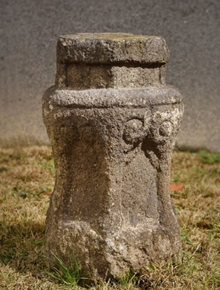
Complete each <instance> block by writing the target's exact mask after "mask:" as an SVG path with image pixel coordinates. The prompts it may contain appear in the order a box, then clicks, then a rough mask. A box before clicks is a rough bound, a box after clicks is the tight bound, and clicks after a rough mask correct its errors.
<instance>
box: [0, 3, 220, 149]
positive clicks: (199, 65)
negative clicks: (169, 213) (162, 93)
mask: <svg viewBox="0 0 220 290" xmlns="http://www.w3.org/2000/svg"><path fill="white" fill-rule="evenodd" d="M79 32H93V33H95V32H127V33H134V34H145V35H157V36H162V37H164V38H165V39H166V41H167V44H168V46H169V49H170V52H171V58H170V63H169V64H168V71H167V83H168V84H171V85H174V86H175V87H176V88H178V89H179V90H180V92H181V93H182V95H183V96H184V103H185V115H184V119H183V123H182V127H181V130H180V132H179V135H178V140H177V146H178V147H179V148H183V149H190V150H196V149H200V148H206V149H209V150H211V151H215V152H220V146H219V144H220V77H219V76H220V1H219V0H166V1H164V0H109V1H107V0H62V1H58V0H53V1H52V0H19V1H17V0H1V1H0V146H2V147H11V146H17V145H19V146H22V145H40V144H49V141H48V138H47V134H46V131H45V128H44V125H43V121H42V113H41V112H42V111H41V98H42V95H43V93H44V91H45V90H46V89H47V88H48V87H50V86H51V85H53V84H54V79H55V72H56V42H57V38H58V36H59V35H62V34H69V33H79Z"/></svg>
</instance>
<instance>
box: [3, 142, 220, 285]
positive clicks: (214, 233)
mask: <svg viewBox="0 0 220 290" xmlns="http://www.w3.org/2000/svg"><path fill="white" fill-rule="evenodd" d="M171 182H172V183H177V184H180V185H184V186H185V188H184V189H182V190H176V191H172V192H171V195H172V199H173V202H174V205H175V207H176V211H177V213H178V216H179V220H180V225H181V231H182V242H183V263H182V265H173V264H170V263H164V264H163V265H162V264H161V265H151V264H149V265H146V267H145V269H143V272H142V273H141V275H140V276H139V277H136V276H133V275H132V274H131V273H128V274H127V275H126V276H125V277H121V278H119V279H118V280H117V281H107V282H97V281H95V285H94V287H92V288H91V287H90V289H94V290H113V289H119V290H125V289H128V290H132V289H138V288H141V289H150V290H151V289H152V290H153V289H157V290H162V289H166V290H172V289H181V290H183V289H187V290H188V289H195V290H206V289H207V290H212V289H213V290H214V289H220V162H219V155H218V154H214V153H208V152H203V153H201V152H200V153H189V152H187V153H183V152H174V155H173V161H172V175H171ZM53 186H54V163H53V159H52V155H51V149H50V148H49V147H30V148H16V149H7V150H6V149H0V289H9V290H10V289H15V290H19V289H22V290H23V289H31V290H32V289H42V290H43V289H48V290H53V289H61V290H62V289H77V288H79V287H78V286H76V284H77V282H78V280H77V282H76V281H73V283H72V284H70V285H66V284H65V281H66V280H65V279H66V278H65V277H63V276H61V278H60V279H59V272H56V271H55V272H54V271H52V270H49V269H48V267H47V263H46V261H45V258H44V253H43V245H44V235H45V226H44V222H45V215H46V211H47V208H48V206H49V195H50V193H51V191H52V189H53ZM57 258H58V259H59V257H57ZM59 264H60V265H59ZM58 266H60V267H59V268H57V269H58V270H59V269H61V270H62V261H60V262H59V263H58ZM63 266H64V267H65V265H64V264H63ZM79 268H80V267H79ZM65 271H66V273H68V271H69V273H70V275H72V272H71V269H65ZM65 271H64V272H65ZM47 272H50V275H48V274H47ZM51 274H52V275H54V276H55V277H51ZM57 274H58V276H57ZM80 275H81V274H80V273H79V276H78V278H79V279H80ZM63 279H64V280H65V281H64V280H63ZM68 279H69V278H68ZM68 279H67V281H69V280H68Z"/></svg>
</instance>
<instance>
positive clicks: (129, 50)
mask: <svg viewBox="0 0 220 290" xmlns="http://www.w3.org/2000/svg"><path fill="white" fill-rule="evenodd" d="M57 61H58V63H87V64H94V65H95V64H119V65H123V64H130V65H135V64H136V65H146V64H165V63H167V62H168V61H169V49H168V47H167V44H166V41H165V40H164V39H163V38H162V37H158V36H146V35H134V34H128V33H94V34H93V33H79V34H69V35H62V36H60V37H59V38H58V42H57Z"/></svg>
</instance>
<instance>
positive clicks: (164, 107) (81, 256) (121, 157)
mask: <svg viewBox="0 0 220 290" xmlns="http://www.w3.org/2000/svg"><path fill="white" fill-rule="evenodd" d="M61 39H62V45H63V46H64V47H65V48H66V47H69V48H68V49H67V50H63V48H62V49H61V50H62V53H60V45H61V44H60V43H61ZM112 39H114V41H112ZM127 39H129V43H132V45H133V48H132V49H133V50H134V51H135V49H137V48H136V46H138V47H139V43H142V42H143V41H144V42H148V40H149V39H150V41H151V43H156V44H157V46H156V47H157V48H155V45H153V46H152V47H151V49H150V50H147V51H144V54H140V55H139V56H138V57H136V56H132V53H131V51H129V50H128V51H129V53H128V51H127V50H126V51H125V53H124V54H123V51H124V47H123V45H124V43H126V41H127ZM132 39H134V43H133V42H132ZM158 39H159V42H158ZM64 40H65V45H64ZM123 40H124V41H123ZM106 42H107V44H108V45H107V48H108V49H107V50H106ZM94 43H95V44H96V45H93V44H94ZM97 43H98V44H99V45H97ZM119 43H123V45H119ZM158 43H159V44H160V45H159V46H158ZM84 46H85V47H86V51H84V50H83V49H82V51H81V48H82V47H84ZM97 47H98V51H97V55H99V56H100V57H99V58H98V57H97V56H96V50H97ZM115 47H116V48H115ZM164 47H166V44H165V41H164V40H163V39H161V38H158V37H144V36H131V35H129V36H128V35H122V36H120V37H119V36H118V34H116V36H115V37H112V35H111V39H110V40H109V36H108V37H106V35H104V36H102V35H97V34H95V35H89V36H88V35H87V34H86V35H83V36H82V35H81V36H80V37H79V36H78V35H76V36H73V35H70V36H65V37H61V38H59V40H58V72H57V80H58V81H57V83H56V85H55V86H54V87H51V88H50V89H48V90H47V91H46V92H45V94H44V97H43V116H44V123H45V125H46V128H47V132H48V135H49V138H50V141H51V145H52V148H53V155H54V160H55V166H56V185H55V189H54V192H53V194H52V196H51V201H50V207H49V210H48V213H47V220H46V244H45V251H46V253H47V255H48V256H49V257H52V255H51V252H54V253H56V254H57V255H58V256H59V257H60V258H61V259H63V260H64V261H65V262H67V263H68V260H69V257H70V256H71V255H72V253H73V252H74V253H75V254H76V257H77V259H78V261H79V262H80V263H81V264H82V266H83V269H84V271H85V272H89V273H91V275H93V276H94V277H97V278H100V277H101V278H108V277H112V276H113V277H117V276H121V275H123V274H125V273H126V272H127V271H133V272H135V273H137V272H140V271H141V269H142V268H143V267H144V266H145V265H147V264H148V263H149V262H160V261H162V260H169V259H176V260H178V261H180V260H181V254H182V250H181V237H180V228H179V224H178V219H177V216H176V214H175V210H174V208H173V205H172V201H171V198H170V192H169V184H170V162H171V153H172V149H173V147H174V143H175V138H176V135H177V132H178V129H179V126H180V122H181V119H182V114H183V104H182V97H181V95H180V93H179V92H178V91H177V90H176V89H174V88H173V87H171V86H167V85H165V75H164V74H165V66H164V65H165V63H164V62H165V59H166V58H165V57H164ZM167 51H168V50H167V48H166V52H167ZM78 52H79V53H80V54H78ZM87 52H88V53H87ZM113 52H114V53H113ZM99 53H100V54H99ZM105 54H106V55H105ZM148 54H149V55H148ZM61 55H62V57H61ZM111 55H112V56H114V57H113V58H111V57H110V56H111ZM161 55H162V56H163V57H161ZM111 59H113V62H112V63H113V66H112V64H111V63H110V62H111ZM134 59H135V66H134V62H133V61H134ZM138 59H139V60H140V59H141V61H140V63H139V64H137V62H138ZM61 60H62V61H63V63H62V66H63V70H61V69H60V67H59V63H60V61H61ZM87 60H88V61H87ZM166 60H167V59H166ZM93 61H94V63H93ZM76 63H77V65H78V67H77V70H78V71H79V72H81V71H82V70H84V71H85V67H86V66H87V65H88V64H89V66H90V74H89V76H88V78H87V77H86V76H83V74H80V76H77V73H72V72H71V73H70V75H71V78H72V81H71V83H70V82H69V81H67V79H68V77H67V75H68V70H67V69H66V68H67V67H69V65H70V64H71V65H73V64H74V65H75V64H76ZM81 63H82V64H81ZM143 63H144V66H142V64H143ZM109 67H110V68H111V81H109V83H108V85H106V86H104V88H102V87H101V86H100V79H101V81H102V80H103V79H102V77H101V78H100V79H99V76H100V75H101V76H103V75H105V74H106V76H107V77H109ZM113 67H114V69H112V68H113ZM118 68H119V70H120V73H119V72H118ZM161 68H162V72H161V73H159V74H158V70H161ZM72 69H73V67H71V68H70V70H72ZM75 69H76V66H74V69H73V70H75ZM86 69H87V67H86ZM141 69H149V71H148V72H147V73H145V72H143V73H142V71H141ZM73 70H72V71H73ZM118 74H119V75H120V77H118ZM161 74H163V78H161V77H158V75H161ZM91 76H92V77H91ZM107 77H106V79H107ZM117 77H118V78H119V79H120V81H118V83H117V82H116V83H117V85H115V83H114V81H112V79H117ZM126 78H127V79H128V80H129V81H128V82H126V81H125V83H124V85H122V83H123V79H126ZM60 79H62V81H61V82H60V81H59V80H60ZM93 79H96V81H92V80H93ZM152 79H153V80H154V81H152ZM88 80H89V81H88ZM76 83H77V84H78V87H77V88H76V85H75V84H76ZM84 83H85V85H84V87H83V84H84ZM119 84H120V85H119ZM135 84H137V86H135ZM95 87H96V88H95Z"/></svg>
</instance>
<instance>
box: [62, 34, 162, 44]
mask: <svg viewBox="0 0 220 290" xmlns="http://www.w3.org/2000/svg"><path fill="white" fill-rule="evenodd" d="M60 37H62V38H68V39H81V40H83V39H102V40H108V41H116V42H117V41H121V40H130V41H132V40H133V41H134V40H147V39H149V38H159V37H158V36H147V35H135V34H131V33H120V32H117V33H77V34H66V35H61V36H60Z"/></svg>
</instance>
